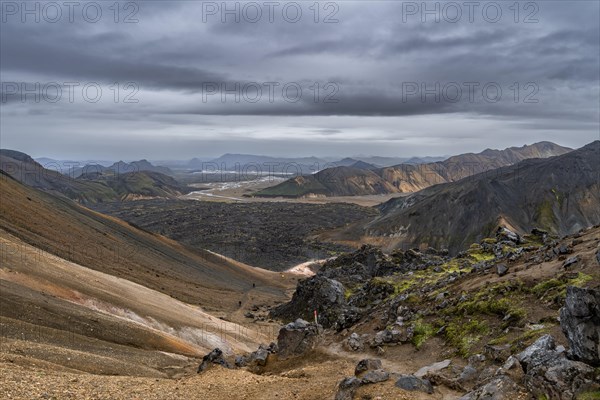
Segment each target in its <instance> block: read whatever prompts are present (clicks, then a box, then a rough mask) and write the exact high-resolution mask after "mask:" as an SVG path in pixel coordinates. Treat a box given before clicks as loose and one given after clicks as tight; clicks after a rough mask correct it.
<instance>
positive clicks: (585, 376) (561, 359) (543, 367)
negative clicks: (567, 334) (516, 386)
mask: <svg viewBox="0 0 600 400" xmlns="http://www.w3.org/2000/svg"><path fill="white" fill-rule="evenodd" d="M517 359H518V360H519V362H520V363H521V365H522V366H523V369H524V370H525V376H524V378H523V381H524V384H525V387H526V388H527V390H528V391H529V392H530V393H531V394H533V395H534V396H536V397H538V398H539V397H541V396H545V398H547V399H549V400H572V399H575V398H576V395H577V394H579V393H581V392H582V391H584V390H586V389H589V388H592V387H593V386H594V384H593V379H594V369H593V368H592V367H591V366H589V365H587V364H585V363H582V362H579V361H573V360H570V359H568V358H567V357H566V355H565V352H564V349H562V348H559V347H557V346H556V344H555V342H554V338H553V337H552V336H550V335H544V336H542V337H541V338H539V339H538V340H537V341H536V342H535V343H533V344H532V345H531V346H529V347H528V348H527V349H525V350H524V351H523V352H521V353H520V354H518V355H517Z"/></svg>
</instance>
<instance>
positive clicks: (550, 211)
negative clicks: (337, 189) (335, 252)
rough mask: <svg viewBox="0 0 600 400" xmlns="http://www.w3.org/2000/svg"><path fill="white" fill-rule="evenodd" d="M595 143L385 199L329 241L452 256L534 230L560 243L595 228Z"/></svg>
mask: <svg viewBox="0 0 600 400" xmlns="http://www.w3.org/2000/svg"><path fill="white" fill-rule="evenodd" d="M599 176H600V141H596V142H593V143H590V144H589V145H587V146H585V147H583V148H581V149H578V150H575V151H572V152H570V153H567V154H564V155H562V156H557V157H551V158H547V159H531V160H525V161H522V162H520V163H518V164H516V165H513V166H509V167H504V168H500V169H497V170H494V171H490V172H485V173H481V174H478V175H474V176H471V177H468V178H465V179H462V180H460V181H458V182H453V183H448V184H444V185H437V186H433V187H430V188H427V189H425V190H422V191H420V192H418V193H415V194H413V195H410V196H406V197H402V198H397V199H392V200H390V201H388V202H386V203H384V204H382V205H381V206H380V207H379V208H380V211H381V216H379V217H377V218H375V219H374V220H373V221H371V222H369V223H366V224H364V225H362V226H358V225H355V226H352V227H349V228H346V229H345V230H344V231H343V232H341V233H339V234H337V235H335V236H332V237H335V238H336V239H346V240H348V239H353V240H357V241H358V242H371V243H376V244H378V245H382V246H384V247H385V248H387V249H392V248H409V247H413V246H417V247H419V246H424V247H428V246H429V247H435V248H448V249H450V251H451V252H452V253H456V252H457V251H460V250H463V249H465V248H466V246H468V245H469V244H470V243H472V242H474V241H478V240H481V239H482V238H483V237H485V236H486V235H489V234H492V233H493V231H494V230H495V229H496V227H498V226H499V225H506V226H508V227H510V228H511V229H513V230H514V231H516V232H517V233H527V232H529V231H530V230H531V229H532V228H534V227H542V228H543V229H546V230H548V231H549V232H551V233H555V234H558V235H566V234H571V233H574V232H577V231H578V230H579V229H581V228H584V227H588V226H591V225H595V224H598V223H600V179H599Z"/></svg>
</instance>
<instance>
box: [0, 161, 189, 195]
mask: <svg viewBox="0 0 600 400" xmlns="http://www.w3.org/2000/svg"><path fill="white" fill-rule="evenodd" d="M148 165H150V166H148ZM99 167H100V166H99ZM151 167H152V168H155V169H157V170H161V168H163V167H153V166H152V165H151V164H150V163H148V162H147V161H140V162H137V163H131V164H126V163H122V162H120V163H116V164H115V165H114V166H113V167H110V168H104V167H102V170H101V171H100V170H98V169H96V168H87V169H86V170H85V171H87V173H83V174H81V171H79V172H78V175H72V176H67V175H63V174H61V173H59V172H56V171H52V170H48V169H45V168H44V167H43V166H42V165H40V164H39V163H37V162H36V161H35V160H33V159H32V158H31V157H29V156H28V155H27V154H24V153H20V152H18V151H14V150H5V149H3V150H1V151H0V169H1V170H2V171H4V172H5V173H6V174H8V175H10V176H11V177H13V178H14V179H16V180H18V181H19V182H21V183H24V184H26V185H28V186H31V187H34V188H36V189H41V190H44V191H46V192H49V193H53V194H58V195H62V196H65V197H68V198H70V199H72V200H75V201H78V202H80V203H83V204H89V203H100V202H105V201H119V200H131V199H137V198H140V197H176V196H179V195H181V194H183V193H188V192H189V191H190V190H189V189H188V188H187V187H186V186H184V185H181V184H179V183H178V182H177V181H176V180H175V179H173V178H172V177H170V176H167V175H164V174H162V173H160V172H156V171H151V170H145V169H151ZM73 176H77V177H76V178H74V177H73Z"/></svg>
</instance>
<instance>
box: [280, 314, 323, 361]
mask: <svg viewBox="0 0 600 400" xmlns="http://www.w3.org/2000/svg"><path fill="white" fill-rule="evenodd" d="M318 335H319V327H318V326H317V325H315V324H310V323H308V322H306V321H304V320H302V319H297V320H296V321H295V322H290V323H289V324H287V325H285V326H284V327H282V328H281V329H280V330H279V335H278V336H277V348H278V353H277V354H278V355H279V358H281V359H285V358H288V357H291V356H297V355H301V354H303V353H306V352H307V351H310V350H312V349H313V348H314V347H315V346H316V344H317V339H318Z"/></svg>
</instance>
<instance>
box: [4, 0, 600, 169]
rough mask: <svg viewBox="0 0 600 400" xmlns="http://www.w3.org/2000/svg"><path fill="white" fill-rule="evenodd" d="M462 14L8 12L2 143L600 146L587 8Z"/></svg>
mask: <svg viewBox="0 0 600 400" xmlns="http://www.w3.org/2000/svg"><path fill="white" fill-rule="evenodd" d="M269 4H271V5H269ZM465 4H466V3H464V2H462V1H459V2H456V3H448V2H428V10H424V9H422V2H420V1H419V2H401V1H397V2H394V1H369V2H366V1H365V2H360V1H338V2H320V3H317V6H316V7H315V5H314V2H313V1H308V2H296V3H290V2H273V3H265V2H262V1H259V2H254V3H236V2H229V3H227V6H226V7H227V10H224V9H223V3H222V2H201V1H181V2H177V1H170V2H159V1H138V2H123V3H120V7H118V9H117V8H116V7H115V6H114V3H113V2H112V1H99V2H97V3H89V2H85V1H83V2H80V3H79V6H75V7H74V8H73V9H70V8H69V7H68V6H66V5H65V4H64V3H63V2H61V1H59V2H57V3H51V4H48V3H44V2H41V3H38V2H30V3H29V7H30V9H29V10H23V9H22V8H23V5H22V3H21V2H4V1H3V2H2V22H1V32H0V33H1V34H0V44H1V48H0V53H1V54H0V67H1V71H0V78H1V81H2V93H0V94H1V95H2V103H1V115H0V117H1V118H0V128H1V143H0V144H1V146H2V147H3V148H13V149H18V150H21V151H24V152H26V153H29V154H31V155H33V156H35V157H40V156H48V157H54V158H62V159H108V160H116V159H127V160H132V159H139V158H148V159H188V158H191V157H210V156H218V155H220V154H222V153H226V152H230V153H254V154H265V155H278V156H307V155H316V156H340V157H341V156H352V155H359V154H362V155H368V154H371V155H384V156H412V155H445V154H457V153H463V152H467V151H481V150H483V149H485V148H487V147H491V148H504V147H508V146H513V145H523V144H526V143H533V142H537V141H542V140H549V141H553V142H556V143H559V144H562V145H566V146H570V147H580V146H582V145H584V144H586V143H589V142H591V141H593V140H597V139H599V135H600V133H599V126H600V125H599V124H600V123H599V121H600V117H599V113H600V111H599V110H600V97H599V96H600V86H599V74H600V72H599V71H600V60H599V57H600V46H599V40H600V32H599V20H600V9H599V3H598V2H597V1H537V2H521V3H520V6H519V7H515V6H514V1H498V2H475V3H474V5H473V6H469V5H465ZM57 5H58V7H57ZM84 6H85V7H84ZM457 6H458V7H457ZM36 7H37V8H36ZM31 10H33V11H32V12H30V13H28V12H26V11H31ZM228 10H229V11H230V12H229V13H227V11H228ZM231 10H233V11H231ZM259 10H260V11H259ZM99 11H101V14H102V15H101V16H100V15H99V13H98V12H99ZM117 11H118V12H117ZM426 11H429V12H426ZM300 13H301V15H300ZM36 18H38V19H39V22H36V21H35V19H36ZM437 18H439V22H436V21H435V20H436V19H437ZM236 19H237V20H236ZM23 20H25V21H24V22H23ZM94 21H96V22H94ZM57 83H58V84H60V85H61V86H62V87H61V89H60V90H61V92H62V94H61V95H60V96H58V90H57ZM36 84H37V85H38V86H39V87H36ZM115 84H116V86H115ZM117 86H118V88H119V90H118V91H117V90H116V87H117ZM84 87H85V88H86V89H85V90H84ZM98 88H100V89H101V91H102V94H101V96H99V95H98ZM223 88H225V89H226V92H225V93H221V92H222V89H223ZM257 88H260V92H258V91H257ZM24 89H25V90H24ZM424 90H425V92H424ZM499 90H500V91H501V93H500V92H499ZM36 94H37V95H39V98H38V99H36V97H35V95H36ZM423 96H424V97H423ZM70 97H71V98H70ZM96 100H97V101H96Z"/></svg>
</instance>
